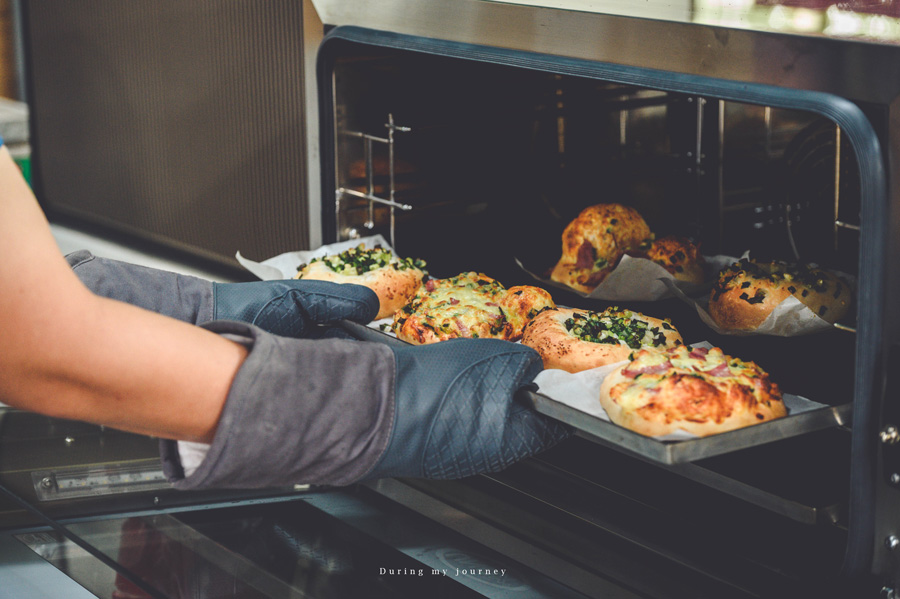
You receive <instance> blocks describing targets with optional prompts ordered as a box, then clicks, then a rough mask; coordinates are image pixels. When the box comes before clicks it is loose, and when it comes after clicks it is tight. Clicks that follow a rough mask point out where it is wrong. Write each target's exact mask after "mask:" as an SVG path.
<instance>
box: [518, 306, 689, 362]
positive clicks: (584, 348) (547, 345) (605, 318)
mask: <svg viewBox="0 0 900 599" xmlns="http://www.w3.org/2000/svg"><path fill="white" fill-rule="evenodd" d="M682 343H683V341H682V339H681V335H680V334H679V333H678V331H677V330H676V329H675V327H673V326H672V325H671V323H669V322H668V321H665V320H659V319H657V318H653V317H650V316H645V315H643V314H640V313H639V312H632V311H630V310H619V309H618V308H608V309H606V310H604V311H603V312H591V311H589V310H575V309H572V308H555V309H551V310H544V311H543V312H541V313H540V314H538V315H537V316H536V317H535V318H534V320H532V321H531V322H530V323H529V324H528V326H527V327H525V333H524V335H523V336H522V344H523V345H527V346H529V347H531V348H533V349H534V350H536V351H537V352H538V353H539V354H540V355H541V359H543V361H544V368H558V369H560V370H565V371H567V372H580V371H582V370H587V369H589V368H597V367H598V366H606V365H607V364H615V363H616V362H621V361H622V360H627V359H628V356H629V355H630V354H631V353H632V352H633V351H634V350H638V349H641V348H643V347H657V348H666V347H670V346H674V345H679V344H682Z"/></svg>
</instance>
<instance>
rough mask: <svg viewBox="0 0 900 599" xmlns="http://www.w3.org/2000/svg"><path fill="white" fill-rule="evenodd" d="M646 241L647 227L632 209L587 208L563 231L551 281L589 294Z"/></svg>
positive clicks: (600, 206)
mask: <svg viewBox="0 0 900 599" xmlns="http://www.w3.org/2000/svg"><path fill="white" fill-rule="evenodd" d="M649 238H650V227H648V226H647V223H646V222H644V219H643V217H641V215H640V214H638V212H637V210H635V209H634V208H630V207H627V206H623V205H621V204H597V205H596V206H589V207H587V208H585V209H584V210H582V211H581V213H580V214H579V215H578V217H577V218H575V220H573V221H572V222H570V223H569V224H568V226H566V228H565V230H564V231H563V235H562V256H561V257H560V259H559V262H558V263H557V264H556V267H555V268H554V269H553V271H552V272H551V274H550V279H551V280H553V281H556V282H557V283H562V284H564V285H568V286H569V287H571V288H573V289H576V290H578V291H581V292H582V293H590V292H591V291H593V290H594V289H595V288H596V287H597V286H598V285H599V284H600V283H602V282H603V279H605V278H606V276H607V275H608V274H609V273H610V272H612V270H613V269H614V268H615V266H616V264H617V263H618V262H619V260H620V259H621V258H622V256H623V255H624V254H625V253H626V252H628V251H629V250H632V249H638V248H639V247H640V246H641V244H642V243H644V242H645V241H646V240H648V239H649Z"/></svg>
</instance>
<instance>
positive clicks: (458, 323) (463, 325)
mask: <svg viewBox="0 0 900 599" xmlns="http://www.w3.org/2000/svg"><path fill="white" fill-rule="evenodd" d="M456 326H458V327H459V333H460V335H462V336H463V337H465V336H466V335H467V334H468V333H469V327H467V326H466V323H464V322H463V321H462V320H460V319H459V318H457V319H456Z"/></svg>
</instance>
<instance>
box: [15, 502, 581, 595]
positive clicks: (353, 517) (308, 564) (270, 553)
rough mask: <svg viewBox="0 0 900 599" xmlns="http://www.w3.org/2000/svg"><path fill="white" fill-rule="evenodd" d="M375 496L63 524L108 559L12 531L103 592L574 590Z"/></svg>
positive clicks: (43, 534) (57, 539)
mask: <svg viewBox="0 0 900 599" xmlns="http://www.w3.org/2000/svg"><path fill="white" fill-rule="evenodd" d="M370 499H373V498H370ZM377 501H378V503H377V504H373V503H372V502H371V501H368V500H362V499H360V498H359V497H357V496H355V495H354V494H353V493H352V492H335V493H319V494H312V495H310V496H308V497H306V498H305V499H303V500H296V501H281V502H272V503H261V504H255V505H251V504H244V505H241V506H238V507H227V508H220V509H203V510H196V511H188V512H183V513H178V514H172V513H156V514H146V515H132V516H129V517H120V518H110V519H98V520H94V521H90V522H76V523H70V524H68V525H67V526H66V528H67V530H68V532H69V533H71V534H72V535H74V537H75V538H76V539H80V540H81V541H82V542H83V543H82V545H84V544H87V545H88V546H89V547H91V548H93V549H94V550H95V551H98V552H99V553H100V554H102V555H103V556H105V557H107V558H109V559H110V560H111V562H112V564H114V565H112V564H110V565H107V564H104V563H102V561H101V559H100V558H98V557H95V555H92V553H91V552H89V551H86V550H85V549H84V548H82V546H79V545H78V544H76V543H74V542H73V541H72V540H70V539H68V538H64V537H63V536H61V535H60V534H58V533H56V532H52V531H38V532H26V533H22V534H18V535H16V539H17V540H18V541H20V542H21V543H23V544H24V545H26V546H27V547H28V548H30V549H31V550H32V551H34V552H35V553H36V554H37V555H39V556H40V557H42V558H43V559H44V560H46V561H47V562H49V563H50V564H52V565H54V566H55V567H56V568H58V569H59V570H60V571H61V572H62V573H63V574H65V575H66V576H68V577H70V578H71V579H72V580H73V581H75V582H77V583H78V584H79V585H81V586H82V587H84V588H85V589H87V590H88V591H90V592H91V593H93V594H94V595H96V596H97V597H100V598H101V599H138V598H140V599H145V598H151V599H158V598H179V599H180V598H188V597H190V598H196V599H224V598H241V599H244V598H246V599H257V598H263V597H278V598H288V597H290V598H295V597H296V598H299V597H316V598H320V599H332V598H333V599H337V598H345V597H346V598H348V599H349V598H353V599H355V598H357V597H365V598H367V599H368V598H371V599H380V598H385V599H386V598H416V599H418V598H420V597H431V598H433V599H441V598H448V599H451V598H452V599H465V598H467V597H495V598H499V599H504V598H518V597H523V598H524V597H528V598H529V599H539V598H549V597H554V598H570V599H576V597H580V595H577V594H576V593H573V592H571V591H569V590H567V589H565V588H563V587H561V586H559V585H557V584H556V583H553V582H551V581H549V580H547V579H544V578H542V577H540V576H538V575H536V574H534V573H532V572H530V571H528V570H527V569H525V568H523V567H522V566H520V565H518V564H516V563H515V562H513V561H512V560H510V559H509V558H505V557H501V556H498V555H497V554H494V553H492V552H490V551H489V550H486V549H484V548H481V547H478V546H476V545H474V544H472V543H470V542H467V541H464V540H462V539H461V538H458V537H457V536H456V533H452V532H450V531H449V530H447V529H445V528H442V527H439V526H436V525H434V524H433V523H431V522H427V521H425V520H423V519H421V518H420V517H419V516H417V515H415V514H412V513H411V512H409V511H408V510H405V509H403V508H399V506H396V505H395V504H387V503H386V502H384V501H383V500H382V499H380V498H379V499H378V500H377ZM0 576H2V574H0ZM0 594H2V593H0Z"/></svg>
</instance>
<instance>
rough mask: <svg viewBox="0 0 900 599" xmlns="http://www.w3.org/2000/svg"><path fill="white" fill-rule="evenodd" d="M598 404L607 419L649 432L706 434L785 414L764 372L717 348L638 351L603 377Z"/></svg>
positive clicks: (776, 388) (774, 388) (638, 431)
mask: <svg viewBox="0 0 900 599" xmlns="http://www.w3.org/2000/svg"><path fill="white" fill-rule="evenodd" d="M654 354H655V355H654ZM694 354H697V357H696V358H691V357H690V356H693V355H694ZM660 356H661V357H660ZM600 404H601V405H602V406H603V409H604V410H606V413H607V414H608V415H609V418H610V420H611V421H612V422H614V423H616V424H618V425H620V426H622V427H624V428H627V429H629V430H632V431H634V432H637V433H640V434H642V435H649V436H660V435H668V434H671V433H674V432H676V431H678V430H683V431H686V432H688V433H692V434H694V435H697V436H699V437H705V436H708V435H712V434H717V433H723V432H726V431H730V430H735V429H739V428H743V427H746V426H751V425H754V424H759V423H762V422H768V421H770V420H774V419H776V418H782V417H784V416H786V415H787V409H786V408H785V406H784V401H783V400H782V396H781V391H780V390H779V388H778V385H777V384H775V383H774V382H772V381H771V380H770V378H769V375H768V374H767V373H766V372H765V371H763V370H762V369H761V368H760V367H759V366H757V365H756V364H754V363H753V362H743V361H741V360H737V359H735V358H732V357H731V356H727V355H725V354H724V353H722V351H721V350H720V349H718V348H713V349H712V350H709V351H708V352H706V350H697V349H692V348H688V347H680V348H673V349H670V350H667V351H666V352H657V351H652V350H642V351H641V352H638V353H637V354H636V355H635V358H634V360H632V361H631V362H629V363H628V364H626V365H624V366H622V367H621V368H617V369H616V370H614V371H613V372H612V373H610V374H609V375H608V376H607V377H606V378H605V379H604V380H603V383H602V385H601V387H600Z"/></svg>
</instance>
